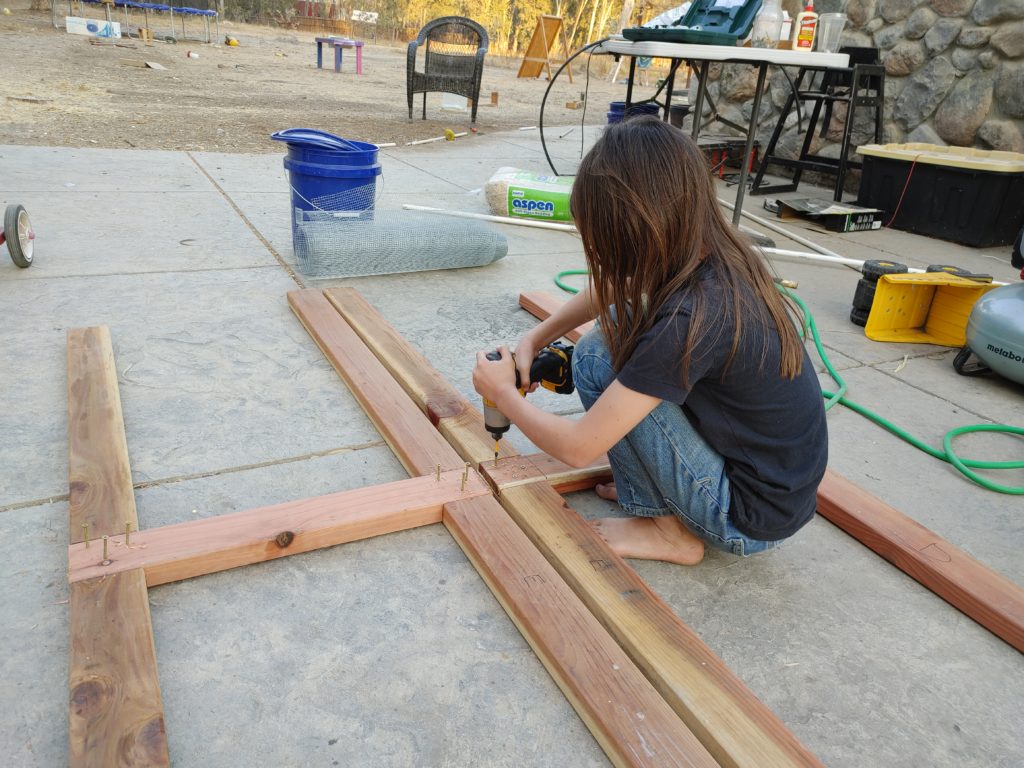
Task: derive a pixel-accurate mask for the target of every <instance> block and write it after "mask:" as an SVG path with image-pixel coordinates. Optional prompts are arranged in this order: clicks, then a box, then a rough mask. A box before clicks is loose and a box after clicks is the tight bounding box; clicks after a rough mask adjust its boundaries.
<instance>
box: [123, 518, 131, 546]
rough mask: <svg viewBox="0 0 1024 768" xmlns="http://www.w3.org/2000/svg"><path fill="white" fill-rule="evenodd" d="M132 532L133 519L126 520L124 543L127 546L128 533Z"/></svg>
mask: <svg viewBox="0 0 1024 768" xmlns="http://www.w3.org/2000/svg"><path fill="white" fill-rule="evenodd" d="M131 532H132V521H131V520H125V521H124V545H125V546H126V547H127V546H128V534H130V533H131Z"/></svg>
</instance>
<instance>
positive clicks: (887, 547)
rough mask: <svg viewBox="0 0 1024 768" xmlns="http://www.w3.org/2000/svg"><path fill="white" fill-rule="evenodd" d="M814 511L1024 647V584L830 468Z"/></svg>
mask: <svg viewBox="0 0 1024 768" xmlns="http://www.w3.org/2000/svg"><path fill="white" fill-rule="evenodd" d="M818 514H820V515H821V516H822V517H824V518H826V519H827V520H829V521H831V522H832V523H834V524H835V525H837V526H839V527H840V528H842V529H843V530H844V531H846V532H847V533H848V534H850V535H851V536H853V537H854V538H855V539H857V540H858V541H860V542H861V543H862V544H864V545H866V546H867V547H869V548H871V549H872V550H874V551H875V552H876V553H878V554H879V555H881V556H882V557H884V558H885V559H886V560H888V561H889V562H890V563H892V564H893V565H895V566H896V567H897V568H899V569H900V570H902V571H903V572H904V573H906V574H907V575H908V576H910V577H911V578H913V579H916V580H917V581H919V582H920V583H921V584H923V585H924V586H926V587H927V588H928V589H930V590H931V591H932V592H934V593H935V594H936V595H938V596H939V597H941V598H942V599H943V600H945V601H946V602H948V603H949V604H950V605H952V606H953V607H955V608H957V609H959V610H961V611H963V612H964V613H965V614H967V615H968V616H970V617H971V618H972V619H974V620H975V621H976V622H978V623H979V624H981V625H982V626H983V627H985V628H986V629H988V630H989V631H990V632H992V633H993V634H995V635H997V636H998V637H1001V638H1002V639H1003V640H1005V641H1006V642H1007V643H1009V644H1010V645H1012V646H1013V647H1014V648H1016V649H1017V650H1018V651H1021V652H1024V589H1022V588H1021V587H1019V586H1018V585H1017V584H1015V583H1014V582H1012V581H1010V580H1009V579H1007V578H1006V577H1004V576H1002V575H1000V574H999V573H996V572H995V571H993V570H992V569H990V568H988V567H987V566H986V565H984V564H983V563H980V562H978V561H977V560H975V559H974V558H973V557H971V556H970V555H968V554H967V553H966V552H964V551H963V550H961V549H959V548H957V547H956V546H954V545H953V544H951V543H949V542H948V541H946V540H945V539H943V538H942V537H941V536H939V535H937V534H935V533H933V532H932V531H930V530H929V529H928V528H926V527H924V526H923V525H921V524H920V523H918V522H917V521H916V520H913V519H912V518H910V517H907V516H906V515H904V514H903V513H902V512H899V511H898V510H896V509H894V508H893V507H891V506H889V505H888V504H886V503H885V502H884V501H882V500H881V499H878V498H876V497H875V496H872V495H871V494H870V493H868V492H867V491H865V490H864V489H863V488H860V487H859V486H857V485H855V484H854V483H852V482H850V481H849V480H847V479H845V478H844V477H842V476H840V475H837V474H836V473H835V472H831V471H829V472H827V473H826V474H825V479H824V480H823V481H822V483H821V485H820V486H819V487H818Z"/></svg>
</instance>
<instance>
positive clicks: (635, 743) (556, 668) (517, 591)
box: [289, 291, 713, 765]
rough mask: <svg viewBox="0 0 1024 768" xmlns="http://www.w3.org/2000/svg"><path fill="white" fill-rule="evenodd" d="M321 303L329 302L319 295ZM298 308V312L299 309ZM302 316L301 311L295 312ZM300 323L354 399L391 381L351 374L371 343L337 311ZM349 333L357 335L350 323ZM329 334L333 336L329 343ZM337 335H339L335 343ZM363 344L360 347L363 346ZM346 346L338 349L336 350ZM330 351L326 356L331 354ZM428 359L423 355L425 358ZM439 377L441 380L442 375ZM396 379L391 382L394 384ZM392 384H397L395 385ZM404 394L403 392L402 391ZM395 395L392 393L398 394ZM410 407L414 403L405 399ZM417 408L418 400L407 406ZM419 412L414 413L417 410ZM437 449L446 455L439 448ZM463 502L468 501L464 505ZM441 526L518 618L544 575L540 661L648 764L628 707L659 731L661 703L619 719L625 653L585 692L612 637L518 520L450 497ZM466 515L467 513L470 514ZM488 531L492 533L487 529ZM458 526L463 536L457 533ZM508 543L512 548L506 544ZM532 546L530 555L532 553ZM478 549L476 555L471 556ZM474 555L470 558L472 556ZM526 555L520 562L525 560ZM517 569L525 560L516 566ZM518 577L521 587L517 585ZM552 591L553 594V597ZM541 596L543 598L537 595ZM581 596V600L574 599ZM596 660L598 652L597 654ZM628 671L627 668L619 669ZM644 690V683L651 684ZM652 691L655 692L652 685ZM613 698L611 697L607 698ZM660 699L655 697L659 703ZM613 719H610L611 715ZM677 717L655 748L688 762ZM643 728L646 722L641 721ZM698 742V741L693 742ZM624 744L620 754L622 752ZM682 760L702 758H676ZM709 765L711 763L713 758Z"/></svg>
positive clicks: (424, 425) (383, 420) (629, 761)
mask: <svg viewBox="0 0 1024 768" xmlns="http://www.w3.org/2000/svg"><path fill="white" fill-rule="evenodd" d="M310 298H311V297H310V292H309V291H297V292H293V293H291V294H289V301H291V302H292V306H293V309H294V308H295V307H296V303H298V302H297V300H298V299H303V300H306V299H310ZM324 301H326V300H324ZM310 303H311V302H309V301H305V302H304V305H303V307H302V308H303V313H304V314H305V315H306V316H307V318H308V317H309V316H310V315H311V314H312V313H309V312H306V308H307V307H308V306H309V304H310ZM296 312H297V313H298V312H299V310H296ZM300 317H302V315H300ZM304 324H305V325H306V327H307V329H309V330H310V332H311V334H312V333H313V332H314V331H316V333H318V334H320V337H319V338H318V337H317V336H314V338H318V343H320V346H321V348H322V349H325V352H326V351H327V350H328V349H330V350H331V351H332V352H336V362H335V361H334V360H332V362H335V367H336V368H338V370H339V373H340V374H341V375H342V377H343V378H344V379H345V380H346V382H348V383H349V386H350V388H351V389H352V390H353V393H354V394H355V395H356V397H357V398H358V399H359V401H360V402H364V401H366V400H369V399H370V397H371V393H372V392H377V391H379V390H381V389H382V388H383V385H385V384H387V383H388V382H387V381H385V379H387V380H388V381H390V376H387V375H386V374H385V372H384V370H383V368H380V369H379V370H377V371H376V372H374V373H371V374H367V375H356V373H355V372H352V371H348V370H347V365H348V364H349V360H353V361H355V362H356V365H357V366H358V368H359V370H361V371H367V370H370V369H371V366H369V364H368V363H367V362H366V361H365V360H364V354H365V355H370V356H371V357H372V353H371V352H370V350H369V349H367V348H366V347H365V346H363V344H362V342H361V341H360V340H359V339H358V338H356V339H354V340H353V339H352V338H349V337H347V336H344V335H342V334H340V333H339V332H338V330H337V327H338V326H347V324H346V322H345V320H344V319H343V318H342V317H341V315H340V314H339V313H337V312H334V318H333V319H331V318H330V316H329V315H326V314H323V313H320V314H318V315H317V316H316V317H315V319H313V320H310V321H307V320H304ZM349 333H352V335H353V336H354V333H353V332H352V331H351V329H349ZM321 339H327V340H328V341H327V342H324V341H321ZM332 340H333V341H332ZM339 340H340V341H339ZM360 347H361V349H360ZM339 348H343V349H339ZM329 356H330V354H329ZM423 364H424V365H426V361H423ZM441 381H443V380H441ZM392 383H393V382H392ZM394 386H396V387H397V386H398V385H397V384H395V385H394ZM402 395H403V397H404V396H405V394H404V392H403V393H402ZM396 400H397V398H396ZM410 406H411V402H410ZM411 407H413V408H414V409H415V406H411ZM369 415H370V417H371V418H372V419H373V421H374V424H375V425H376V426H377V429H378V430H379V431H380V432H381V433H382V434H383V435H384V437H385V439H386V440H387V441H388V444H389V445H395V443H396V440H395V432H396V431H403V432H408V433H410V434H407V435H406V437H407V438H408V439H411V440H415V441H418V442H422V441H423V438H422V436H421V435H420V434H419V433H421V432H424V431H427V432H430V433H433V434H435V435H437V434H438V433H437V432H436V430H434V429H433V427H431V426H430V425H429V424H428V422H427V420H426V419H424V418H423V417H422V415H420V418H419V421H417V420H415V419H401V420H398V421H397V422H396V421H394V420H391V419H389V418H388V417H387V413H385V412H383V411H382V410H381V409H379V408H374V409H373V411H371V412H369ZM417 415H419V414H417ZM444 447H445V449H446V450H447V451H448V452H451V453H452V454H453V455H455V456H457V454H455V453H454V449H453V448H451V447H450V446H449V445H448V444H447V443H444ZM439 453H444V452H443V451H439ZM424 461H425V462H426V463H429V464H430V465H433V464H434V461H433V459H430V460H429V461H428V460H426V459H424ZM410 471H416V465H415V463H414V462H413V466H412V467H410ZM462 505H465V506H462ZM474 516H477V517H478V519H477V520H473V518H474ZM445 517H446V525H447V526H448V528H449V530H450V531H452V532H453V535H454V536H456V539H457V540H459V535H462V536H463V539H462V540H460V544H463V543H464V544H465V546H464V548H465V550H466V552H467V554H468V555H469V556H470V559H471V560H473V561H474V565H476V566H477V567H478V570H481V569H483V570H481V575H482V576H483V577H484V578H485V580H488V579H490V581H488V585H489V586H491V588H492V591H494V593H495V596H496V597H497V598H498V599H499V601H501V602H502V604H503V606H505V607H506V610H508V611H509V615H510V616H511V617H512V618H513V620H516V621H517V622H518V621H520V620H521V617H524V616H526V617H529V616H530V615H533V613H535V612H536V611H537V610H540V608H539V607H538V606H537V605H535V603H536V602H537V600H536V598H533V599H530V598H529V596H528V594H527V593H526V592H524V588H523V586H522V585H526V584H529V583H530V582H531V581H532V577H533V576H534V574H539V578H541V579H542V580H543V583H544V584H545V585H549V586H547V587H545V589H546V590H547V591H546V595H547V597H548V598H549V599H551V600H552V601H553V602H552V605H554V606H555V607H556V608H559V609H560V610H556V611H554V612H553V613H552V614H550V619H547V620H545V622H547V621H550V623H551V629H550V630H548V631H552V632H555V633H556V635H555V636H554V637H552V638H551V639H550V640H544V641H543V643H542V644H541V645H540V646H539V647H540V648H541V651H540V652H541V653H543V654H544V655H543V656H542V660H543V661H544V663H545V665H546V666H547V669H548V671H549V672H550V673H551V675H552V676H553V677H554V678H555V680H556V682H557V683H558V685H559V686H560V687H562V688H563V690H566V691H570V692H575V691H576V690H577V688H579V689H580V691H581V693H580V694H579V695H577V694H575V693H573V694H572V695H570V696H569V701H570V703H572V704H573V706H574V707H576V706H577V705H579V706H580V707H581V708H578V709H577V712H579V714H580V716H581V717H582V718H583V720H584V722H586V723H587V725H588V727H590V728H591V730H592V733H594V736H595V738H597V739H598V741H599V742H600V743H601V744H602V746H603V747H604V746H606V745H607V749H609V750H611V751H610V752H609V756H610V757H611V758H612V759H613V761H615V762H616V763H617V764H620V765H644V764H648V762H649V760H650V758H651V757H652V755H651V754H649V753H648V752H647V751H645V750H644V749H643V741H642V740H640V739H639V736H640V735H641V734H643V735H644V738H645V739H655V738H656V737H657V733H656V732H655V731H652V732H651V733H649V734H648V733H647V730H646V728H641V729H640V730H636V729H634V730H630V729H631V728H632V726H631V725H630V724H629V723H630V721H632V720H634V719H635V720H640V717H639V716H636V717H635V718H634V717H633V715H631V714H629V713H630V712H632V713H634V714H635V713H636V712H641V713H643V715H644V717H647V709H651V712H652V713H654V714H652V715H651V717H652V722H653V723H657V724H659V725H658V726H657V728H658V729H660V728H661V725H660V724H661V723H662V722H663V719H664V718H663V715H662V714H660V712H661V707H664V706H665V705H664V702H663V701H662V700H661V699H660V698H659V697H657V696H656V695H655V696H654V698H653V699H651V700H650V701H648V698H647V695H646V694H645V695H644V697H642V698H640V699H637V702H638V704H640V705H642V706H643V707H644V708H642V709H641V708H639V707H638V708H637V709H628V710H625V714H626V720H625V721H624V720H623V719H622V718H623V709H624V706H625V703H627V702H628V703H629V706H630V707H632V703H633V697H634V696H636V694H637V692H638V690H643V689H642V688H641V689H638V688H637V687H636V685H637V681H639V680H642V676H641V675H640V673H639V672H638V671H637V670H636V669H635V667H634V666H633V665H632V664H631V663H630V662H629V660H628V659H627V658H626V657H625V655H621V656H619V657H618V658H619V661H616V662H615V664H617V665H618V666H619V669H618V670H616V669H614V668H613V671H614V672H621V673H622V674H621V675H618V676H607V675H606V676H605V677H601V678H599V679H600V680H601V685H602V686H603V687H605V688H607V686H609V685H611V684H612V683H615V684H616V687H615V688H614V690H613V691H612V692H611V694H610V695H609V693H608V691H607V690H603V691H602V692H601V693H600V694H598V695H597V696H596V697H595V695H594V692H593V691H589V690H587V686H588V683H587V679H586V677H587V676H586V675H583V676H581V675H579V674H578V672H577V670H579V669H587V670H588V674H590V672H591V671H593V670H591V668H590V662H589V661H588V659H589V654H590V653H592V652H594V650H595V649H607V653H609V654H610V653H612V652H613V651H614V649H615V645H614V642H613V641H612V640H611V638H608V637H607V633H606V632H605V631H604V630H603V629H602V628H601V627H600V626H599V625H598V624H597V623H596V621H594V620H593V617H590V618H589V619H586V618H583V617H585V616H586V611H585V610H583V608H582V606H580V607H579V609H578V610H577V609H569V608H568V606H569V605H572V604H573V600H574V599H575V598H572V593H571V590H569V588H568V587H567V586H566V585H565V583H564V582H563V581H562V580H561V579H560V578H559V577H558V575H557V574H556V573H554V572H553V571H552V570H551V569H550V566H548V565H547V564H546V562H545V561H544V558H543V557H542V556H541V555H540V554H539V553H537V552H536V550H532V548H530V547H525V548H524V546H523V544H524V538H523V536H522V533H521V532H520V531H519V530H518V529H517V528H516V527H515V525H514V524H513V523H512V522H511V521H510V520H509V519H508V517H507V515H505V514H504V512H501V511H500V507H499V506H498V505H497V504H495V502H494V501H493V499H487V498H486V497H481V498H480V499H476V500H474V501H467V502H455V503H454V504H449V505H446V512H445ZM467 518H468V519H467ZM492 529H493V532H492ZM459 531H462V532H463V533H462V534H459ZM466 531H470V532H471V537H470V534H467V533H465V532H466ZM508 548H511V550H510V551H506V549H508ZM531 550H532V552H533V554H532V555H531V554H530V552H531ZM474 553H475V554H474ZM498 553H503V556H504V557H506V558H508V557H518V558H520V563H522V562H526V563H528V565H529V567H528V568H526V570H525V574H519V575H516V573H515V572H514V571H513V570H512V569H511V568H509V567H500V568H496V569H495V570H493V571H490V570H488V567H489V566H488V565H487V562H488V561H489V560H490V559H492V558H495V557H497V556H498ZM474 558H475V559H474ZM524 558H525V561H524V560H523V559H524ZM520 567H522V566H520ZM510 579H511V580H513V581H514V582H515V583H507V582H508V580H510ZM519 582H522V585H521V584H520V583H519ZM556 595H557V599H556V597H555V596H556ZM541 602H543V601H541ZM577 602H578V601H577ZM562 610H573V611H576V612H577V613H579V612H582V616H583V617H581V618H580V619H579V621H578V622H577V623H574V624H573V629H572V631H571V632H569V633H568V634H566V633H562V632H560V631H559V630H558V621H559V616H560V615H561V611H562ZM540 623H542V622H538V623H534V622H532V621H531V622H529V623H528V624H525V623H524V624H523V625H521V629H523V631H524V633H528V634H526V636H527V639H528V640H530V641H531V642H533V641H534V638H536V637H540V636H542V635H539V634H538V633H539V632H542V631H545V630H544V629H543V627H541V626H539V624H540ZM597 658H601V656H600V655H599V656H598V657H597ZM624 670H631V671H624ZM627 680H628V681H630V682H629V684H628V685H625V686H622V685H619V684H620V683H622V682H623V681H627ZM648 688H649V686H648ZM651 693H654V691H653V689H652V690H651ZM601 696H604V704H603V706H601V707H600V708H598V705H599V704H601V702H600V698H601ZM609 698H610V702H609ZM659 702H660V703H659ZM608 718H610V719H608ZM673 720H674V722H675V726H674V729H673V730H669V731H666V733H668V734H669V740H668V741H667V742H665V744H664V745H663V744H662V741H661V740H660V738H661V737H658V740H656V741H653V742H652V743H653V744H655V745H656V746H657V748H658V749H659V750H664V751H665V755H666V757H667V758H671V759H667V760H666V764H668V765H673V764H676V763H675V762H673V760H676V757H677V755H678V758H679V759H680V760H682V759H683V758H686V759H688V760H691V761H693V760H698V761H699V760H701V756H700V753H699V752H697V753H694V755H692V756H690V757H686V754H689V751H687V752H686V754H684V753H683V752H682V751H681V750H682V749H683V746H682V745H683V740H685V738H686V736H685V734H684V733H683V731H685V728H684V729H683V731H679V729H680V728H683V726H682V724H681V723H680V722H679V720H678V718H674V717H673V718H672V720H670V721H669V724H671V722H672V721H673ZM640 724H641V726H642V725H643V721H642V720H641V723H640ZM698 746H699V745H698ZM623 748H624V749H625V752H623ZM636 748H638V751H637V752H636V753H635V754H634V753H633V752H632V751H631V750H633V749H636ZM679 764H682V765H687V764H702V763H700V762H697V763H692V762H691V763H688V762H681V763H679ZM712 764H713V763H712Z"/></svg>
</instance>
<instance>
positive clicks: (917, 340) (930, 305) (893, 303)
mask: <svg viewBox="0 0 1024 768" xmlns="http://www.w3.org/2000/svg"><path fill="white" fill-rule="evenodd" d="M996 287H997V286H994V285H991V284H986V283H979V282H977V281H975V280H968V279H967V278H966V277H959V276H958V275H950V274H947V273H945V272H931V273H925V274H903V275H882V276H881V277H880V278H879V279H878V284H877V286H876V288H875V299H874V301H873V302H872V304H871V314H870V315H869V316H868V322H867V325H865V326H864V335H865V336H867V337H868V338H869V339H872V340H874V341H902V342H909V343H911V344H938V345H940V346H944V347H962V346H963V345H964V344H966V343H967V338H966V330H967V318H968V317H969V316H970V314H971V308H972V307H973V306H974V302H976V301H977V300H978V299H980V298H981V297H982V296H983V295H984V294H986V293H987V292H988V291H991V290H992V289H993V288H996Z"/></svg>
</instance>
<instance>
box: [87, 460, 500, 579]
mask: <svg viewBox="0 0 1024 768" xmlns="http://www.w3.org/2000/svg"><path fill="white" fill-rule="evenodd" d="M482 495H488V496H489V495H490V489H489V487H488V486H487V485H486V484H485V483H484V482H483V480H482V479H481V478H480V477H479V476H478V475H477V474H476V473H475V472H470V473H467V476H466V480H465V481H463V471H462V470H458V469H455V470H449V471H448V472H444V473H442V474H441V476H440V478H436V477H435V476H433V475H427V476H423V477H415V478H412V479H410V480H400V481H398V482H394V483H385V484H382V485H375V486H371V487H368V488H358V489H356V490H352V491H342V492H340V493H332V494H328V495H326V496H317V497H315V498H311V499H303V500H301V501H292V502H288V503H285V504H275V505H273V506H269V507H259V508H256V509H250V510H247V511H245V512H235V513H233V514H228V515H219V516H217V517H211V518H207V519H205V520H190V521H188V522H185V523H178V524H176V525H166V526H163V527H161V528H149V529H147V530H145V531H142V532H140V533H134V534H132V535H131V536H129V539H128V545H127V546H126V545H125V537H124V535H123V534H122V535H120V536H116V537H114V538H112V539H111V540H110V541H109V545H110V546H109V558H108V561H105V562H106V564H104V562H101V557H102V556H101V553H100V548H99V547H96V546H95V545H94V546H92V547H90V548H86V547H85V545H84V544H73V545H71V547H69V549H68V562H69V574H68V577H69V579H70V580H71V581H72V582H76V581H81V580H83V579H89V578H94V577H96V576H103V575H109V574H113V573H120V572H122V571H128V570H134V569H136V568H142V569H143V570H144V571H145V573H146V583H147V585H148V586H150V587H153V586H156V585H159V584H167V583H169V582H172V581H180V580H182V579H189V578H192V577H194V576H202V575H205V574H207V573H215V572H217V571H226V570H228V569H229V568H237V567H239V566H242V565H251V564H253V563H260V562H263V561H265V560H274V559H277V558H280V557H287V556H288V555H296V554H299V553H301V552H310V551H312V550H315V549H322V548H323V547H333V546H335V545H337V544H344V543H346V542H350V541H357V540H359V539H366V538H370V537H371V536H379V535H381V534H385V533H394V532H395V531H404V530H407V529H409V528H415V527H417V526H421V525H430V524H432V523H440V522H441V508H442V506H443V505H444V504H445V503H446V502H449V501H457V500H460V499H470V498H474V497H476V496H482Z"/></svg>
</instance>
